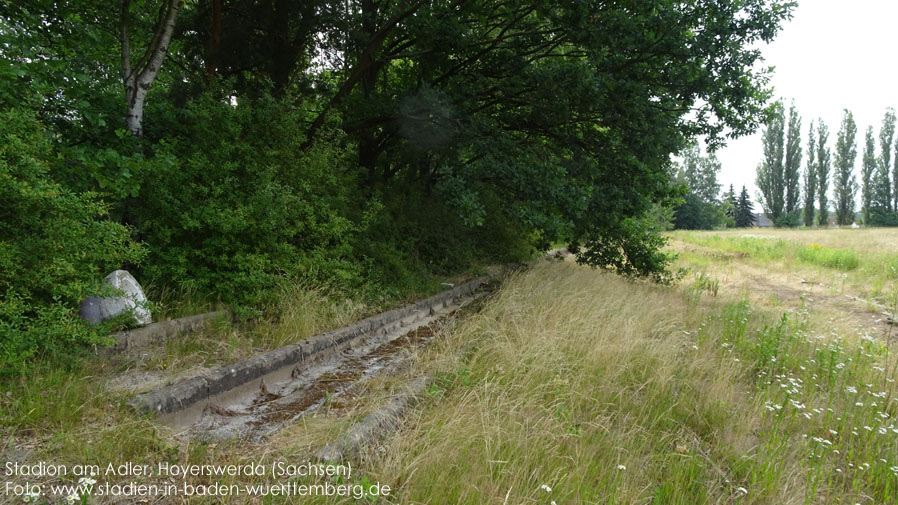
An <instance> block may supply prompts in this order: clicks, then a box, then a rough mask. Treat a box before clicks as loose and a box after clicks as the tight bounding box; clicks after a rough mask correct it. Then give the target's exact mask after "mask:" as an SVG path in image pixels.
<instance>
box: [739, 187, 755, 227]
mask: <svg viewBox="0 0 898 505" xmlns="http://www.w3.org/2000/svg"><path fill="white" fill-rule="evenodd" d="M736 209H737V210H736V227H737V228H751V227H752V226H754V225H755V209H754V204H753V203H752V201H751V198H749V196H748V190H747V189H745V186H742V192H741V193H739V202H738V203H737V205H736Z"/></svg>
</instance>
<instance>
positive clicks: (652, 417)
mask: <svg viewBox="0 0 898 505" xmlns="http://www.w3.org/2000/svg"><path fill="white" fill-rule="evenodd" d="M708 235H709V236H708V237H702V236H695V237H690V238H689V239H688V240H682V241H681V243H687V244H692V245H697V244H696V242H697V241H704V243H707V244H716V245H715V247H711V246H702V248H700V249H690V250H684V254H682V255H681V257H680V261H681V264H680V266H683V267H685V268H689V269H691V270H692V275H691V276H687V277H686V278H685V280H684V281H683V282H681V283H680V285H678V286H675V287H661V286H655V285H651V284H647V283H639V282H628V281H626V280H623V279H620V278H618V277H615V276H613V275H610V274H605V273H602V272H598V271H594V270H591V269H588V268H585V267H580V266H577V265H574V264H572V263H570V262H561V261H544V262H542V263H540V264H538V265H536V266H534V267H533V268H531V269H529V270H527V271H523V272H521V273H518V274H515V275H514V276H512V277H511V278H510V279H508V280H507V281H506V282H505V283H504V285H503V287H502V289H501V290H499V292H498V293H497V294H496V295H495V297H494V298H493V299H491V300H490V301H489V302H488V303H486V304H485V305H484V307H483V308H482V310H481V311H480V312H478V313H476V314H474V315H472V316H470V317H469V318H467V319H465V320H463V321H462V322H461V323H460V324H459V325H458V326H457V327H454V328H451V329H449V330H447V331H445V332H443V333H442V334H441V336H440V337H439V338H437V339H436V340H435V341H434V342H433V343H432V344H431V346H430V347H429V348H427V349H426V350H425V351H423V352H422V353H421V355H420V356H419V359H418V360H417V361H416V362H415V364H414V365H413V367H412V369H411V370H408V371H406V372H403V373H402V374H400V375H399V376H397V377H392V378H384V379H378V380H376V381H373V382H372V383H371V384H368V385H366V386H365V391H366V392H367V393H368V394H366V395H363V397H362V398H359V399H358V403H357V404H355V405H354V406H353V407H352V408H351V409H350V413H349V415H340V416H337V415H332V414H331V412H330V411H329V409H323V410H322V411H320V412H318V413H316V414H314V415H312V416H309V417H307V418H303V419H302V420H301V421H300V422H298V423H297V424H295V425H293V426H291V427H289V428H288V429H286V430H284V431H282V432H280V433H278V434H277V435H276V436H275V437H274V438H273V439H272V440H269V441H268V442H266V443H261V444H253V443H243V442H240V443H232V442H227V441H224V442H219V443H198V442H187V441H179V440H178V439H176V438H174V437H173V434H172V433H170V432H168V431H167V430H166V429H164V428H162V427H159V426H158V425H157V424H155V423H153V422H150V421H147V420H142V419H137V418H134V417H133V415H132V414H131V413H130V412H128V411H127V410H126V409H125V408H123V407H122V406H121V404H122V403H123V402H124V401H125V400H126V399H127V395H126V394H124V393H118V392H114V391H110V390H107V389H105V388H103V387H102V384H103V383H104V381H105V380H106V379H108V378H110V377H112V376H114V375H115V374H116V372H117V370H95V367H94V366H93V365H92V364H90V363H85V364H84V366H83V367H81V368H76V369H71V370H51V369H45V370H42V371H41V372H40V373H38V374H37V375H36V376H35V377H34V378H31V379H30V380H24V379H23V380H22V381H21V382H20V383H19V384H16V385H15V389H14V392H13V394H12V395H0V415H3V416H5V417H3V423H2V425H3V426H4V428H3V430H4V431H3V435H4V440H7V446H8V449H6V450H10V449H9V448H13V449H15V450H17V451H20V452H21V451H26V452H27V451H31V458H32V459H33V460H40V459H43V460H45V461H52V462H56V463H65V464H73V463H95V464H105V463H106V462H108V461H120V460H123V459H124V460H132V461H136V462H147V463H152V464H155V463H156V462H159V461H169V462H177V463H195V464H204V463H206V464H210V463H211V464H244V463H247V462H250V461H261V462H263V463H270V462H272V461H276V460H283V461H292V462H298V461H305V459H306V458H308V457H309V455H310V454H311V453H312V452H313V451H314V449H315V448H317V447H319V446H320V445H322V444H323V443H325V442H326V441H329V440H331V439H333V438H334V437H335V436H336V435H337V434H339V433H340V432H342V431H343V430H345V428H346V427H347V426H348V425H349V424H350V423H351V422H353V421H354V420H357V419H359V418H361V417H362V416H363V415H364V414H365V413H366V412H368V411H369V410H370V409H372V408H374V407H375V406H376V405H378V404H379V403H380V402H382V401H383V400H384V399H385V398H386V397H387V396H388V395H389V394H391V392H392V391H393V390H394V389H395V388H397V387H401V383H402V381H403V380H404V379H406V378H407V377H410V376H414V375H416V374H419V373H424V372H431V373H434V374H435V380H434V383H433V385H432V386H431V387H430V389H429V390H428V392H427V395H426V396H425V398H424V400H423V402H422V403H421V404H420V405H419V406H418V407H417V408H416V409H415V410H414V411H413V413H412V415H411V416H410V418H409V420H408V422H407V424H406V426H405V428H404V429H403V430H401V431H400V432H399V433H397V434H395V435H394V436H392V437H391V438H389V439H388V440H387V441H385V442H384V444H383V446H382V447H380V448H379V449H378V450H376V451H372V452H370V453H369V454H368V455H367V457H366V458H364V459H363V460H362V461H360V462H354V463H353V476H352V479H351V481H352V482H353V483H361V482H368V483H372V482H381V483H384V484H388V485H390V487H391V488H392V489H393V491H392V493H391V495H390V497H388V498H386V499H377V498H373V497H372V498H370V499H364V500H363V502H367V503H382V504H387V503H400V504H413V503H464V504H481V503H483V504H487V503H489V504H511V503H534V504H546V505H550V504H552V503H555V504H558V505H560V504H572V503H601V504H624V503H627V504H629V503H639V504H705V503H707V504H711V503H726V504H735V503H743V504H816V503H848V504H854V503H861V504H864V505H866V504H872V503H876V504H880V503H886V504H888V503H898V421H896V417H898V389H896V382H895V381H896V379H898V356H896V355H895V352H894V351H895V349H894V344H892V343H890V334H889V330H888V329H887V328H888V327H887V326H884V325H879V326H872V325H868V326H864V327H861V326H860V325H859V324H858V321H857V320H856V317H857V314H854V313H848V312H846V311H845V310H843V309H842V308H841V306H838V305H833V304H832V303H829V301H828V300H826V299H825V298H824V294H825V293H824V292H823V291H821V290H819V289H818V291H815V292H812V293H811V292H809V293H805V294H801V293H800V296H799V295H794V296H793V294H791V293H790V292H787V291H783V290H774V292H772V293H771V292H769V291H768V290H766V288H765V287H764V286H761V285H760V284H759V283H758V282H757V279H754V278H752V279H750V280H751V282H747V281H748V280H749V279H748V278H747V277H745V276H746V275H747V274H746V273H745V272H749V273H752V274H753V275H754V274H755V273H758V272H760V275H766V276H767V277H766V278H765V279H764V280H765V282H769V283H774V284H775V283H777V282H780V281H782V279H780V277H788V276H790V275H792V272H794V271H796V270H797V269H799V268H803V269H806V270H798V271H800V272H801V274H802V275H808V274H813V273H814V272H817V275H818V276H819V277H820V278H821V279H824V278H825V279H831V278H832V279H842V281H843V282H844V283H845V284H844V285H843V286H840V287H839V288H838V290H839V293H835V294H832V297H841V292H842V291H844V292H845V294H850V293H854V291H852V290H853V289H855V287H856V286H858V285H861V284H863V283H864V282H865V280H867V279H868V277H866V276H868V275H870V273H869V272H868V271H867V270H865V269H866V268H868V266H869V264H870V261H871V258H874V259H875V258H877V256H875V255H874V253H873V252H872V251H870V250H868V249H867V248H866V247H861V246H859V245H860V243H857V242H855V243H851V242H850V241H849V242H847V243H845V244H843V246H844V247H839V246H838V244H837V243H836V242H833V241H831V240H820V238H819V237H818V236H815V237H812V238H811V237H809V239H808V240H807V241H805V242H802V241H797V240H796V239H793V238H786V237H781V238H779V240H778V239H764V238H755V239H754V241H748V242H745V243H744V244H743V243H741V242H739V241H731V240H729V238H719V239H714V238H711V237H710V236H711V235H713V234H708ZM842 236H843V237H847V236H848V235H842ZM678 239H679V237H678ZM693 239H694V241H692V240H693ZM877 240H881V239H877ZM763 241H768V242H770V244H767V242H763ZM765 244H767V245H765ZM812 244H819V245H820V247H819V248H818V247H813V246H812ZM855 246H856V247H855ZM728 247H731V248H733V249H727V248H728ZM736 248H742V249H741V250H736ZM818 249H819V250H818ZM846 250H853V251H854V258H856V259H857V262H858V264H857V265H856V266H855V267H853V268H846V266H847V265H848V264H849V263H847V262H848V261H850V260H848V259H846V258H851V256H845V255H843V254H842V253H841V252H840V251H846ZM801 254H807V255H809V256H807V257H805V258H801V257H800V256H799V255H801ZM877 261H878V260H877ZM758 265H760V267H759V266H758ZM783 282H784V281H783ZM796 282H797V281H796ZM883 282H884V284H883V285H884V286H885V287H884V288H883V290H884V291H885V290H887V289H889V287H888V286H889V282H888V281H885V280H884V281H883ZM297 289H298V290H299V292H286V293H285V295H284V297H283V299H284V303H285V304H290V305H289V306H286V305H285V310H284V311H283V313H284V314H285V316H284V317H283V318H282V319H281V320H276V321H275V320H272V321H267V322H265V323H264V324H260V326H259V327H257V328H255V329H254V330H252V331H256V332H258V334H255V335H250V334H249V333H241V334H240V336H239V338H240V339H243V340H246V341H248V342H253V343H252V344H247V343H243V344H233V346H232V349H231V352H232V354H233V356H235V358H234V359H236V356H239V355H242V354H243V353H247V352H250V351H251V350H252V349H254V348H265V347H267V346H276V345H278V344H279V343H280V342H283V341H285V340H284V339H289V338H290V335H296V334H302V333H305V332H316V331H319V329H320V328H323V327H326V326H327V325H329V324H342V323H343V322H348V321H349V320H351V319H353V318H356V317H360V316H361V315H363V314H364V313H365V310H366V309H365V307H360V306H357V305H355V304H353V303H352V302H348V301H347V300H346V299H345V298H341V297H338V296H336V295H333V294H331V293H329V292H316V291H314V290H312V289H310V288H309V287H308V286H306V287H300V288H297ZM840 299H841V298H840ZM824 302H826V303H824ZM859 303H860V302H859ZM301 318H302V319H303V320H301ZM219 331H220V332H221V335H219V337H218V338H217V339H213V338H212V337H210V338H209V339H210V343H208V346H209V347H208V348H206V347H203V346H204V345H207V344H202V343H201V344H195V345H193V346H191V345H188V344H186V343H183V344H181V345H182V348H180V349H176V350H173V351H171V352H172V355H177V356H180V359H182V360H184V361H185V362H188V361H191V360H196V361H194V362H193V364H194V365H195V364H196V363H202V359H201V358H199V357H196V356H199V355H201V354H202V353H203V352H212V353H213V354H215V353H224V352H225V351H226V348H227V347H228V346H231V345H232V344H230V340H229V335H230V333H229V332H233V331H244V330H238V329H234V328H222V329H220V330H219ZM253 339H255V340H253ZM214 340H217V341H218V343H217V344H215V345H213V344H212V343H211V341H214ZM216 346H217V347H216ZM241 346H246V347H241ZM203 349H206V350H205V351H204V350H203ZM215 356H217V357H216V358H215V359H222V358H221V356H220V355H219V354H215ZM179 366H180V365H179ZM183 366H188V364H187V363H184V364H183ZM190 366H192V365H190ZM98 384H100V385H101V386H100V387H97V385H98ZM51 398H52V399H53V400H52V401H51ZM187 482H189V483H192V484H204V483H205V484H208V483H210V482H212V480H210V479H208V478H202V477H191V478H189V479H188V480H187ZM221 482H222V483H223V484H258V483H260V479H245V478H240V477H227V478H224V479H222V480H221ZM304 482H305V481H304ZM221 502H227V503H258V501H257V499H252V498H249V497H246V496H244V497H240V498H233V499H226V500H222V499H216V498H205V499H199V498H194V499H191V500H189V501H185V500H183V499H180V500H174V503H221ZM261 503H356V501H355V500H352V499H348V500H347V499H336V498H332V499H328V498H315V499H297V498H295V497H293V498H290V497H269V498H266V499H265V500H264V501H262V502H261Z"/></svg>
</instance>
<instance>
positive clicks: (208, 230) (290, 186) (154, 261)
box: [126, 96, 354, 307]
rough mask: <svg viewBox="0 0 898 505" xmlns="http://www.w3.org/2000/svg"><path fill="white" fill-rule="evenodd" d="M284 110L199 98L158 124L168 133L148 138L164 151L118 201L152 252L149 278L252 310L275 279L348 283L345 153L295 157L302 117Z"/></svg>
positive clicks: (319, 150)
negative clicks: (132, 192)
mask: <svg viewBox="0 0 898 505" xmlns="http://www.w3.org/2000/svg"><path fill="white" fill-rule="evenodd" d="M291 110H295V109H291ZM284 111H285V108H284V107H282V103H281V102H279V101H277V100H274V99H262V100H259V101H256V102H249V101H241V103H240V104H239V105H238V106H236V107H235V106H232V105H230V104H228V103H224V102H223V101H219V100H216V99H214V98H213V97H211V96H205V97H203V98H202V99H200V100H198V101H196V102H193V103H191V104H189V105H188V106H187V107H185V108H181V109H172V110H170V111H167V113H166V114H161V116H163V119H162V120H163V121H165V120H168V123H163V124H161V125H156V126H155V127H154V129H155V130H156V131H164V132H166V135H167V138H168V140H162V141H160V142H159V143H158V147H157V150H156V152H155V155H154V156H153V157H152V158H150V159H149V160H148V165H149V166H148V168H146V169H144V170H143V171H142V172H143V174H145V178H144V180H143V181H142V183H141V192H140V195H139V197H138V198H134V199H131V200H129V201H127V202H126V209H127V211H128V212H129V213H131V214H133V218H134V219H135V221H136V222H137V223H138V229H139V230H140V233H141V239H142V240H143V241H145V242H146V243H147V244H148V246H149V256H148V261H147V262H146V263H145V265H144V266H143V268H142V273H143V274H144V275H145V276H146V278H148V279H150V280H152V281H154V282H157V283H160V284H168V285H174V286H179V287H191V288H195V289H198V290H199V291H201V292H205V293H210V294H212V295H217V296H218V297H219V298H221V299H222V300H224V301H227V302H231V303H236V304H238V305H243V306H252V307H258V306H260V305H264V304H266V303H269V302H271V301H273V300H272V296H273V293H274V288H275V287H276V286H277V285H278V283H279V280H280V279H282V278H283V277H289V276H290V275H292V274H294V273H300V274H302V276H303V278H306V279H309V277H310V274H312V277H318V278H322V277H333V276H338V275H344V276H345V275H346V272H343V271H340V269H341V268H343V267H345V266H346V265H345V261H344V260H345V258H346V257H347V256H348V255H349V254H350V253H351V248H350V247H349V242H348V241H349V237H350V236H351V234H352V232H353V226H354V225H353V224H352V222H350V221H349V220H348V219H346V218H345V217H344V216H343V212H342V207H343V206H344V205H345V195H344V191H345V189H344V188H345V187H346V186H347V185H346V184H345V183H344V182H345V180H344V177H345V175H344V174H345V172H344V171H343V167H344V165H345V162H344V160H342V159H341V156H342V152H343V150H342V149H341V147H340V146H339V143H337V145H331V144H321V145H319V146H315V147H313V148H312V149H309V150H303V149H301V147H300V146H301V144H302V141H303V140H304V137H303V136H302V129H301V128H300V122H301V121H300V119H301V118H299V117H298V113H296V112H293V113H286V112H284ZM321 257H329V258H331V259H332V262H321V261H319V258H321ZM311 266H314V272H312V271H311V270H312V269H311V268H306V267H311ZM338 271H340V272H338Z"/></svg>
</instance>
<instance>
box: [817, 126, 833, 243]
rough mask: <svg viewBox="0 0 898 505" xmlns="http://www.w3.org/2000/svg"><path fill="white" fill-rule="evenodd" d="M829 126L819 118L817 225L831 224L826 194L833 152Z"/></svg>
mask: <svg viewBox="0 0 898 505" xmlns="http://www.w3.org/2000/svg"><path fill="white" fill-rule="evenodd" d="M828 143H829V128H827V126H826V123H824V122H823V119H822V118H821V119H818V120H817V225H818V226H827V225H828V224H829V206H828V205H829V203H828V201H827V198H826V194H827V192H828V191H829V175H830V169H831V165H832V153H831V152H830V149H829V146H828V145H827V144H828Z"/></svg>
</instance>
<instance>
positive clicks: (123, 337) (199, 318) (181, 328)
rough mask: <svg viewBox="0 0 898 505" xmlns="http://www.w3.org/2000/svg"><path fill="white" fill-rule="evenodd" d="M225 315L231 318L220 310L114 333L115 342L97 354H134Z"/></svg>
mask: <svg viewBox="0 0 898 505" xmlns="http://www.w3.org/2000/svg"><path fill="white" fill-rule="evenodd" d="M224 317H228V318H229V317H230V313H229V312H228V311H226V310H218V311H215V312H206V313H205V314H196V315H193V316H187V317H182V318H179V319H170V320H168V321H159V322H158V323H151V324H148V325H146V326H141V327H140V328H134V329H133V330H128V331H122V332H119V333H116V334H113V335H112V337H113V338H114V339H115V340H116V343H115V344H113V345H111V346H109V347H104V348H101V349H98V350H97V354H98V355H100V356H111V355H117V354H125V355H133V354H135V353H137V352H139V351H140V350H142V349H146V348H147V347H150V346H151V345H154V344H160V343H164V342H165V341H166V340H167V339H169V338H171V337H174V336H176V335H182V334H184V333H192V332H194V331H197V330H199V329H200V328H202V327H203V326H205V325H206V323H207V322H209V321H211V320H214V319H218V318H224Z"/></svg>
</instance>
